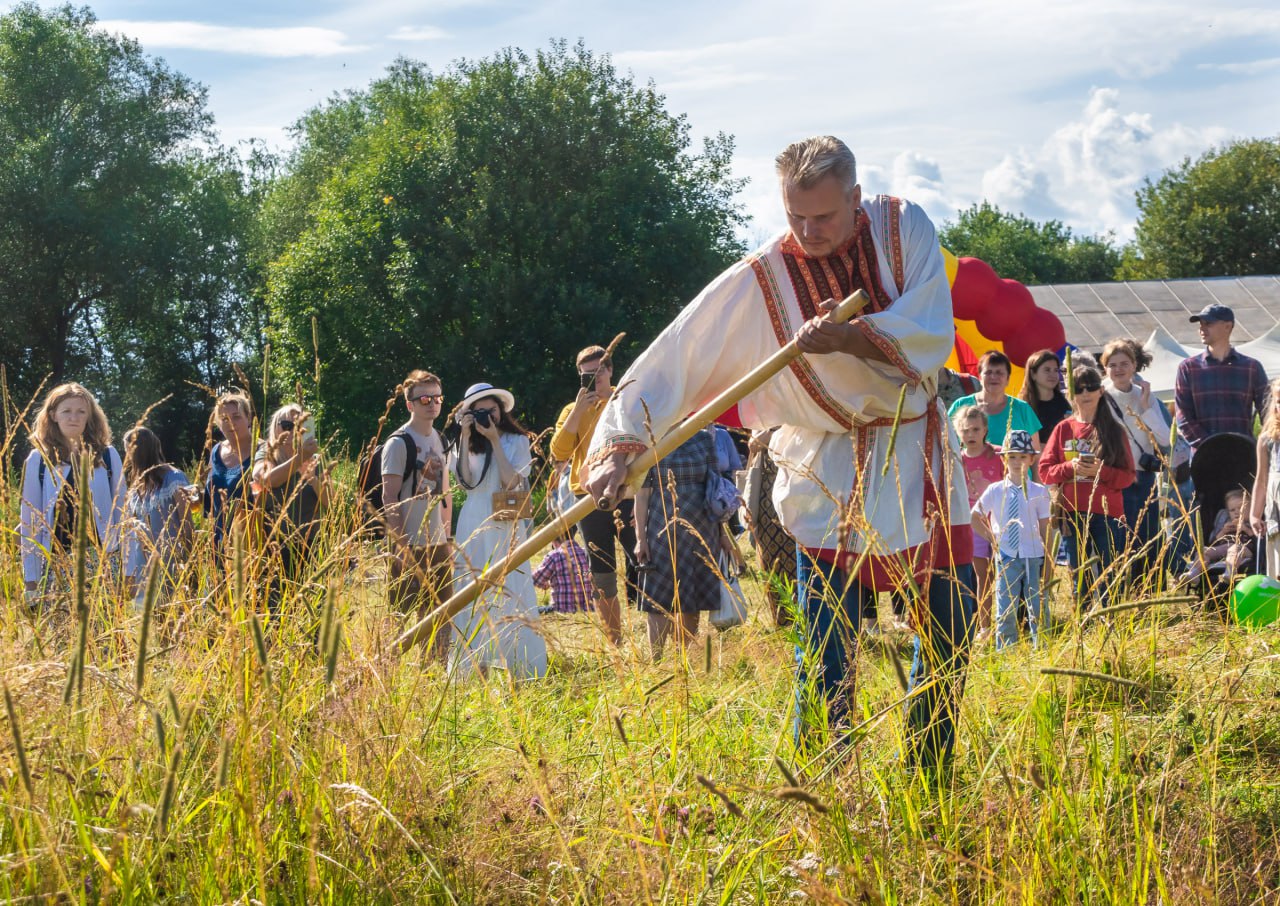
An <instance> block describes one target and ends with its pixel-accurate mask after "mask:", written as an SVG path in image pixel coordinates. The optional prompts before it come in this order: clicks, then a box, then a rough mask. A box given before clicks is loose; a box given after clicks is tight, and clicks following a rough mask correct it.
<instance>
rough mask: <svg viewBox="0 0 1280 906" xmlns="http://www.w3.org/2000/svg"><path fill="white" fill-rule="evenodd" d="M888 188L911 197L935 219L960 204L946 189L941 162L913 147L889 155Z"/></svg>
mask: <svg viewBox="0 0 1280 906" xmlns="http://www.w3.org/2000/svg"><path fill="white" fill-rule="evenodd" d="M888 183H889V192H890V193H891V194H893V195H897V196H899V197H901V198H906V199H909V200H911V201H914V202H915V203H916V204H918V205H920V207H922V208H924V209H925V211H926V212H927V213H928V214H929V216H930V217H931V218H932V219H933V220H934V221H936V222H941V221H942V220H944V219H946V218H948V217H953V216H954V215H955V211H956V209H957V208H959V207H961V204H960V202H958V201H957V200H956V199H955V198H954V197H953V196H952V195H951V194H950V193H949V192H948V191H947V189H946V182H945V180H943V178H942V167H941V165H940V164H939V163H938V162H937V161H936V160H934V159H933V158H931V157H926V156H925V155H923V154H920V153H918V152H916V151H903V152H902V153H901V154H899V155H898V156H897V157H895V158H894V159H893V168H892V170H891V171H890V174H889V178H888Z"/></svg>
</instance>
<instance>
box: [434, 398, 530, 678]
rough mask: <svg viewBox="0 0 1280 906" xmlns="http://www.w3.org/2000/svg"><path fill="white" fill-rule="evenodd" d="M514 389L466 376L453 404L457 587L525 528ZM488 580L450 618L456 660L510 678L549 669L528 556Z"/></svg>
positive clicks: (523, 458) (524, 454)
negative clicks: (462, 494)
mask: <svg viewBox="0 0 1280 906" xmlns="http://www.w3.org/2000/svg"><path fill="white" fill-rule="evenodd" d="M513 408H515V397H514V396H513V395H512V394H511V392H510V391H509V390H502V389H499V388H497V387H494V386H493V385H492V384H486V383H479V384H472V385H471V386H470V387H468V388H467V392H466V395H465V396H464V397H463V398H462V402H460V403H459V404H458V406H457V407H456V408H455V409H454V410H453V414H452V415H450V417H449V418H450V421H452V422H453V423H454V425H455V426H456V429H455V430H453V431H450V430H448V429H446V435H447V436H448V435H452V438H451V440H452V444H451V446H453V449H452V451H451V452H450V455H449V466H450V469H451V470H452V471H453V474H454V477H455V478H456V479H457V483H458V484H459V485H461V486H462V488H463V490H465V491H466V494H467V499H466V502H465V503H464V504H463V505H462V511H461V512H460V513H459V514H458V527H457V531H456V532H455V534H454V537H455V538H456V539H457V544H458V568H457V576H458V579H459V582H458V587H462V586H463V585H465V584H467V583H468V582H471V581H474V580H475V579H476V578H477V577H478V576H479V575H480V574H481V573H482V572H484V570H485V569H486V568H487V567H488V566H489V565H490V564H493V563H497V562H498V561H499V560H501V559H502V558H503V557H505V556H506V555H507V554H508V553H509V552H510V551H511V550H512V549H513V548H514V547H515V546H516V545H518V544H520V542H522V541H524V540H525V537H526V535H527V533H528V519H529V517H530V515H531V513H530V512H529V467H530V465H531V463H532V456H531V455H530V450H529V435H528V432H527V431H525V429H524V428H523V427H522V426H521V425H520V423H519V422H517V421H516V420H515V418H514V417H513V416H512V414H511V410H512V409H513ZM490 578H491V579H492V580H493V581H492V585H491V586H490V587H489V588H486V590H485V592H484V593H483V594H482V595H481V596H480V597H479V598H477V599H476V600H475V602H474V603H472V604H471V605H470V606H469V607H467V608H465V609H464V610H462V611H461V612H460V613H459V614H458V615H457V616H456V617H454V619H453V626H454V632H455V634H456V637H457V638H458V640H459V643H458V648H457V653H456V655H455V657H456V658H457V660H456V661H455V663H456V664H458V665H460V666H461V667H463V668H464V669H470V668H472V667H478V668H479V669H480V670H481V671H487V670H488V669H489V668H490V667H505V668H506V669H507V670H509V671H510V672H511V675H512V676H513V677H515V678H528V677H536V676H541V675H542V674H544V673H545V672H546V670H547V644H546V641H545V640H544V639H543V637H542V633H541V631H540V630H539V627H538V597H537V591H536V589H535V588H534V585H533V576H532V573H531V572H530V566H529V564H527V563H525V564H522V565H520V566H517V567H513V568H511V569H510V570H508V571H507V572H506V573H505V574H504V575H502V576H493V577H490Z"/></svg>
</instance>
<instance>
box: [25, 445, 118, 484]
mask: <svg viewBox="0 0 1280 906" xmlns="http://www.w3.org/2000/svg"><path fill="white" fill-rule="evenodd" d="M102 464H103V465H104V466H106V467H107V487H108V488H110V489H111V491H112V493H114V492H115V484H116V470H115V469H113V468H111V448H110V447H107V448H106V449H105V450H103V451H102ZM45 471H46V467H45V462H44V457H43V456H41V457H40V474H39V476H38V481H39V482H40V487H41V488H43V487H44V475H45Z"/></svg>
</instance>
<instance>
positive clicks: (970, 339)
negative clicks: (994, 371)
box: [947, 318, 1026, 396]
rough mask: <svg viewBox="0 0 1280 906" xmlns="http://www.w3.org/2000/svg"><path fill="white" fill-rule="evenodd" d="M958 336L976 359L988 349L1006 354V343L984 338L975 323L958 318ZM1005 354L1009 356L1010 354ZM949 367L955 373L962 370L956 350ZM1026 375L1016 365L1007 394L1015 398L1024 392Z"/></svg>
mask: <svg viewBox="0 0 1280 906" xmlns="http://www.w3.org/2000/svg"><path fill="white" fill-rule="evenodd" d="M956 336H957V337H958V338H959V339H961V340H964V341H965V342H966V343H968V344H969V348H970V349H972V350H973V355H974V357H975V358H980V357H981V356H982V354H983V353H984V352H986V351H987V350H988V349H995V350H998V351H1000V352H1004V343H1002V342H1000V341H999V340H992V339H989V338H988V337H984V336H983V335H982V332H981V331H980V330H978V325H977V323H976V322H974V321H962V320H960V319H959V318H957V319H956ZM1005 354H1006V355H1008V353H1005ZM1023 364H1026V363H1023ZM947 367H948V368H950V369H952V370H953V371H959V370H960V357H959V356H957V355H956V351H955V350H954V349H952V350H951V356H950V357H949V358H948V359H947ZM1024 373H1025V369H1023V367H1022V365H1019V364H1017V363H1014V366H1013V367H1012V368H1011V369H1009V389H1008V391H1006V392H1008V393H1010V394H1011V395H1013V396H1017V395H1018V393H1019V392H1020V391H1021V390H1022V380H1023V375H1024Z"/></svg>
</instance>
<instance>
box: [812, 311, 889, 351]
mask: <svg viewBox="0 0 1280 906" xmlns="http://www.w3.org/2000/svg"><path fill="white" fill-rule="evenodd" d="M839 304H840V302H839V301H838V300H836V299H827V300H826V301H825V302H821V303H819V305H818V308H819V309H820V310H821V311H822V312H823V314H821V315H817V316H815V317H812V318H810V319H809V320H808V321H805V322H804V324H802V325H800V330H799V331H798V332H797V333H796V345H797V346H799V347H800V351H801V352H805V353H812V354H814V355H826V354H827V353H831V352H843V353H845V354H846V355H853V356H857V357H858V358H862V359H875V360H877V361H880V362H887V361H889V359H888V357H887V356H886V355H885V354H884V353H883V352H881V351H880V347H879V346H876V345H875V344H874V343H872V342H871V341H870V340H868V339H867V335H866V334H865V333H863V331H862V328H861V327H859V326H858V319H857V318H854V319H853V320H852V321H846V322H845V323H843V324H837V323H835V322H833V321H829V320H827V318H826V317H825V314H826V313H827V312H829V311H831V310H832V309H834V308H835V307H836V306H837V305H839Z"/></svg>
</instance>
